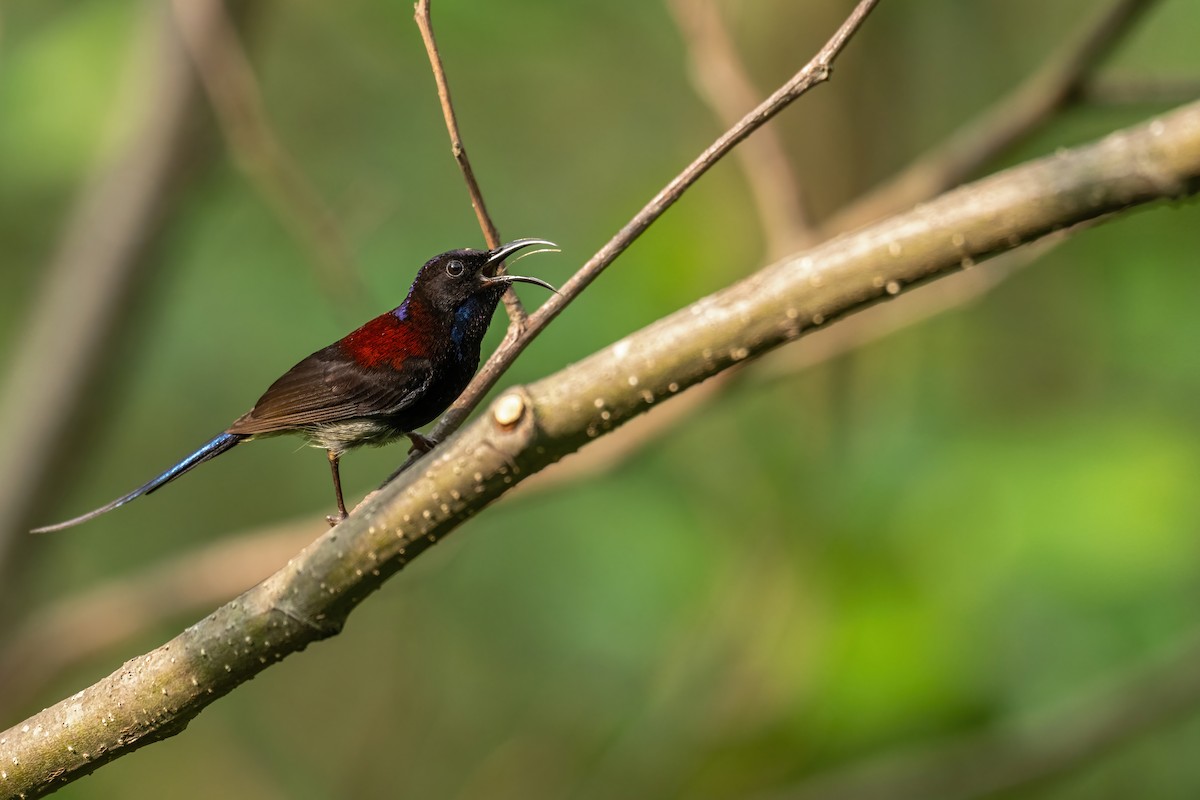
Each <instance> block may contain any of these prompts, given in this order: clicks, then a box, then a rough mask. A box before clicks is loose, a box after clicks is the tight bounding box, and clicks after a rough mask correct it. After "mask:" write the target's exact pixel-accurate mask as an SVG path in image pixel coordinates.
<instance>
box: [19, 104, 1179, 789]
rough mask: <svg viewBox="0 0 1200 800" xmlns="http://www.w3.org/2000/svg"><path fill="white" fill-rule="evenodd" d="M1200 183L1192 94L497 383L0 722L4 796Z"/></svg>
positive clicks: (169, 727)
mask: <svg viewBox="0 0 1200 800" xmlns="http://www.w3.org/2000/svg"><path fill="white" fill-rule="evenodd" d="M1198 189H1200V103H1197V104H1193V105H1190V106H1185V107H1184V108H1181V109H1179V110H1177V111H1175V112H1173V113H1171V114H1169V115H1167V116H1164V117H1161V118H1159V119H1155V120H1153V121H1151V122H1149V123H1147V124H1144V125H1141V126H1139V127H1136V128H1131V129H1128V130H1125V131H1120V132H1117V133H1114V134H1112V135H1110V136H1109V137H1107V138H1105V139H1104V140H1102V141H1100V142H1098V143H1095V144H1092V145H1088V146H1084V147H1080V148H1077V149H1075V150H1069V151H1063V152H1061V153H1060V154H1058V155H1055V156H1051V157H1048V158H1044V159H1041V160H1038V161H1034V162H1031V163H1029V164H1026V165H1023V166H1021V167H1017V168H1014V169H1012V170H1009V171H1007V172H1004V173H1001V174H999V175H996V176H993V177H991V178H988V179H985V180H982V181H979V182H977V183H975V184H971V185H969V186H965V187H963V188H961V189H959V190H956V191H954V192H951V193H949V194H946V195H943V196H942V197H940V198H938V199H936V200H934V201H932V202H930V203H928V204H926V205H923V206H920V207H918V208H916V209H914V210H912V211H910V212H908V213H905V214H902V215H899V216H896V217H893V218H891V219H889V220H885V221H883V222H881V223H879V224H877V225H874V226H871V227H869V228H866V229H863V230H861V231H858V232H856V233H853V234H849V235H846V236H843V237H840V238H838V239H834V240H831V241H830V242H827V243H825V244H823V245H821V246H819V247H817V248H815V249H812V250H810V251H807V252H805V253H801V254H799V255H797V256H793V257H791V258H789V259H786V260H784V261H782V262H779V263H777V264H775V265H773V266H770V267H767V268H765V269H763V270H761V271H760V272H758V273H756V274H754V275H752V276H750V277H749V278H747V279H745V280H743V281H741V282H739V283H737V284H734V285H733V286H730V287H728V288H726V289H724V290H722V291H720V292H717V293H715V294H713V295H710V296H708V297H706V298H703V299H702V300H699V301H697V302H696V303H694V304H693V305H691V306H690V307H688V308H685V309H683V310H681V311H679V312H676V313H675V314H672V315H671V316H669V317H666V318H664V319H662V320H660V321H658V322H657V323H655V324H653V325H651V326H649V327H647V328H645V329H643V330H641V331H639V332H637V333H634V334H631V335H630V336H628V337H626V338H625V339H623V340H621V341H619V342H617V343H615V344H613V345H611V346H610V347H608V348H606V349H604V350H602V351H600V352H598V353H596V354H595V355H593V356H591V357H589V358H587V359H585V360H584V361H582V362H580V363H578V364H575V365H573V366H570V367H568V368H566V369H564V370H562V371H560V372H559V373H557V374H555V375H552V376H550V377H548V378H545V379H544V380H541V381H538V382H537V383H534V384H531V385H529V386H527V387H517V388H512V389H509V390H508V391H507V392H505V393H503V394H502V395H501V396H500V397H499V398H498V399H497V400H496V401H495V402H494V403H493V404H492V406H491V407H490V408H489V410H488V412H487V413H486V414H485V415H484V416H483V417H481V418H480V419H478V420H476V421H475V422H474V423H473V424H472V425H470V426H468V427H466V428H464V429H463V430H462V431H461V432H460V433H459V434H458V435H456V436H454V437H453V438H451V439H450V440H448V441H446V442H445V443H444V444H442V445H441V446H439V447H438V449H437V450H435V451H434V453H432V454H431V456H430V457H428V458H426V459H424V460H422V461H421V462H420V463H419V464H418V465H417V468H414V469H412V470H409V471H408V472H406V473H404V474H403V475H401V476H400V477H399V478H398V479H397V480H395V481H393V482H392V483H391V484H389V485H388V486H387V487H386V488H384V489H383V490H381V491H380V492H378V493H377V494H376V495H375V496H374V497H372V498H371V499H370V500H368V501H367V502H365V503H364V504H363V505H362V507H360V508H359V509H358V511H356V512H355V513H354V514H353V515H352V516H351V517H350V518H349V519H347V520H346V522H344V523H343V524H341V525H339V526H338V527H336V528H334V529H332V530H331V531H329V532H328V533H326V534H325V535H324V536H322V537H321V538H320V539H318V540H316V541H315V542H313V543H312V544H311V545H310V546H309V547H307V548H305V549H304V550H303V551H301V552H300V553H299V554H297V555H296V556H295V557H294V558H293V559H291V560H290V561H289V562H288V563H287V565H286V566H285V567H284V568H283V569H281V570H280V571H279V572H277V573H276V574H274V575H273V576H271V577H270V578H268V579H267V580H265V581H264V582H262V583H261V584H259V585H258V586H256V587H254V588H253V589H251V590H249V591H248V592H246V593H245V594H243V595H242V596H241V597H239V598H237V599H236V600H234V601H232V602H230V603H228V604H227V605H225V606H223V607H221V608H219V609H217V610H216V611H215V612H214V613H213V614H211V615H209V616H208V617H206V618H205V619H203V620H201V621H200V622H198V623H196V624H195V625H193V626H191V627H189V628H188V629H187V630H185V631H183V632H182V633H181V634H179V635H178V636H177V637H175V638H174V639H172V640H171V641H169V642H167V643H166V644H164V645H163V646H161V647H159V648H158V649H156V650H154V651H152V652H150V653H147V654H145V655H143V656H139V657H137V658H135V659H132V660H131V661H129V662H127V663H126V664H125V665H123V666H122V667H121V668H120V669H119V670H117V671H116V672H114V673H113V674H112V675H110V676H108V677H107V678H104V679H103V680H101V681H99V682H98V683H96V684H95V685H93V686H91V687H89V688H87V689H84V690H83V691H81V692H79V693H77V694H75V695H72V696H71V697H69V698H67V699H66V700H63V701H61V702H59V703H58V704H56V705H54V706H51V707H50V708H47V709H45V710H44V711H42V712H40V713H38V714H36V715H34V716H33V717H31V718H30V719H28V720H26V721H25V722H23V723H20V724H18V725H16V726H15V727H13V728H11V729H9V730H8V731H5V732H3V733H0V796H4V797H29V798H32V797H39V796H42V795H44V794H46V793H48V792H50V791H52V790H53V789H55V788H57V787H58V786H60V785H62V784H63V783H67V782H70V781H72V780H74V779H76V778H78V777H80V776H81V775H85V774H87V773H89V772H91V771H92V770H94V769H96V768H97V767H99V766H100V765H102V764H104V763H106V762H108V761H111V760H113V759H115V758H117V757H119V756H122V755H124V754H126V753H128V752H131V751H132V750H134V749H136V748H138V747H140V746H142V745H145V744H148V743H150V742H153V741H157V740H159V739H162V738H165V737H168V736H171V735H173V734H175V733H177V732H179V731H180V730H182V729H183V728H184V727H185V726H186V725H187V723H188V722H189V721H190V720H191V719H192V718H193V717H195V716H196V715H197V714H199V713H200V711H201V710H202V709H203V708H204V707H205V706H207V705H208V704H209V703H211V702H212V701H213V700H215V699H216V698H218V697H220V696H222V695H224V694H226V693H227V692H229V691H231V690H232V689H233V688H235V687H236V686H237V685H239V684H241V683H243V682H245V681H247V680H249V679H250V678H252V677H254V676H255V675H257V674H258V673H259V672H261V671H263V670H264V669H266V668H267V667H268V666H270V665H271V664H272V663H274V662H276V661H279V660H281V659H283V658H284V657H285V656H287V655H289V654H291V653H293V652H297V651H299V650H302V649H304V648H305V647H306V646H307V645H308V644H309V643H311V642H314V641H317V640H320V639H323V638H326V637H329V636H332V635H334V634H336V633H337V632H338V631H339V630H340V629H341V627H342V625H343V623H344V622H345V620H346V618H347V616H348V615H349V614H350V612H351V611H352V610H353V609H354V608H355V607H356V606H357V605H358V604H359V603H360V602H362V600H363V599H364V598H365V597H366V596H367V595H368V594H370V593H371V592H372V591H374V590H375V589H376V588H378V587H379V586H380V585H381V584H382V583H383V581H384V580H386V579H387V578H388V577H389V576H391V575H392V574H394V573H396V572H398V571H399V570H400V569H402V568H403V567H404V565H405V564H407V563H408V562H409V561H410V560H411V559H413V558H415V557H416V556H418V555H420V553H422V552H423V551H424V550H426V549H427V548H428V547H429V546H430V545H432V544H434V543H436V542H437V541H439V540H440V539H441V538H442V537H443V536H445V535H447V534H448V533H450V532H451V531H453V530H454V529H456V528H457V527H458V526H459V525H461V524H462V523H463V522H464V521H465V520H466V519H468V518H470V517H471V516H473V515H475V514H476V513H478V512H479V511H481V510H482V509H483V508H485V507H486V506H487V505H488V504H489V503H491V502H492V501H494V500H495V499H497V498H498V497H500V496H501V495H502V494H504V493H505V492H506V491H507V490H508V489H509V488H511V487H512V486H513V485H515V484H517V483H518V482H520V481H521V480H522V479H523V478H524V477H525V476H527V475H529V474H532V473H534V472H537V471H538V470H540V469H543V468H544V467H546V466H548V465H549V464H551V463H553V462H554V461H557V460H558V459H559V458H561V457H563V456H564V455H566V454H568V453H570V452H572V451H574V450H576V449H578V448H579V447H581V446H582V445H583V444H585V443H586V442H588V441H591V440H592V439H595V438H597V437H600V436H603V435H604V434H605V433H606V432H608V431H610V430H612V429H613V428H615V427H617V426H618V425H620V424H621V423H623V422H625V421H626V420H628V419H630V418H632V417H634V416H636V415H638V414H640V413H642V412H644V411H646V410H648V409H650V408H652V407H654V406H655V405H656V404H658V403H660V402H662V401H664V400H666V399H668V398H670V397H671V396H673V395H675V394H677V393H679V392H681V391H683V390H685V389H686V388H687V387H689V386H691V385H693V384H695V383H698V382H700V381H702V380H704V379H705V378H708V377H710V376H712V375H715V374H717V373H719V372H720V371H722V370H723V369H726V368H728V367H730V366H731V365H733V364H736V363H739V362H741V361H744V360H746V359H748V358H752V357H754V356H757V355H759V354H761V353H763V352H765V351H767V350H769V349H771V348H774V347H776V346H778V345H781V344H783V343H786V342H788V341H791V340H793V339H795V338H797V337H799V336H801V335H802V334H803V333H805V332H806V331H809V330H812V329H815V328H819V327H821V326H824V325H826V324H828V323H829V322H831V321H833V320H835V319H837V318H838V317H841V316H844V315H846V314H848V313H851V312H853V311H855V310H857V309H860V308H863V307H865V306H867V305H870V304H872V303H875V302H878V301H879V300H882V299H886V298H888V297H889V296H892V295H895V294H898V293H900V292H901V291H902V290H904V289H905V288H906V287H910V286H912V285H914V284H917V283H920V282H922V281H926V280H930V279H933V278H936V277H938V276H940V275H945V274H948V273H951V272H954V271H956V270H959V269H961V268H963V267H969V266H971V265H973V264H974V263H975V262H976V261H977V260H979V259H982V258H985V257H987V256H990V255H994V254H996V253H999V252H1003V251H1006V250H1010V249H1013V248H1016V247H1019V246H1020V245H1022V244H1023V243H1025V242H1029V241H1032V240H1034V239H1037V238H1038V237H1040V236H1042V235H1044V234H1046V233H1049V232H1051V231H1054V230H1057V229H1060V228H1062V227H1065V226H1069V225H1073V224H1077V223H1080V222H1084V221H1087V220H1091V219H1097V218H1100V217H1106V216H1110V215H1113V214H1114V213H1115V212H1118V211H1121V210H1123V209H1126V208H1129V207H1131V206H1135V205H1140V204H1144V203H1149V202H1152V201H1155V200H1161V199H1173V198H1178V197H1182V196H1185V195H1188V194H1192V193H1194V192H1196V191H1197V190H1198Z"/></svg>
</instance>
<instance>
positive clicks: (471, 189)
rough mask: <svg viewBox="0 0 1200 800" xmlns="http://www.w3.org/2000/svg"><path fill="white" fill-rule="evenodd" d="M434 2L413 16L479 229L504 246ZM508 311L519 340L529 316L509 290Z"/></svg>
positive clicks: (425, 1)
mask: <svg viewBox="0 0 1200 800" xmlns="http://www.w3.org/2000/svg"><path fill="white" fill-rule="evenodd" d="M429 3H430V0H418V2H417V4H416V6H415V8H414V14H413V17H414V19H416V21H417V28H418V29H419V30H420V31H421V40H422V41H423V42H424V43H425V52H426V54H427V55H428V56H429V66H430V68H431V69H432V70H433V80H434V82H436V83H437V93H438V100H439V101H440V102H441V105H442V117H443V118H444V119H445V120H446V132H447V133H448V134H449V135H450V152H451V153H453V154H454V160H455V161H456V162H458V168H459V169H460V170H461V171H462V174H463V180H464V181H466V184H467V193H468V194H469V195H470V196H471V207H472V208H474V209H475V218H476V219H478V220H479V229H480V230H481V231H483V239H484V241H485V242H486V243H487V246H488V248H489V249H490V248H494V247H499V246H500V232H499V231H498V230H497V229H496V224H495V223H494V222H492V217H491V215H490V214H488V210H487V205H486V204H485V203H484V201H483V191H482V190H481V189H480V188H479V181H477V180H476V179H475V170H473V169H472V168H471V159H469V158H468V157H467V148H466V145H464V144H463V140H462V134H461V133H460V132H459V129H458V116H457V115H456V114H455V113H454V103H453V101H451V99H450V82H449V81H448V80H447V79H446V68H445V67H444V66H443V64H442V54H441V51H439V50H438V46H437V40H436V39H435V38H434V36H433V18H432V17H431V16H430V14H431V12H430V8H429ZM503 268H504V265H503V264H499V265H497V271H502V270H503ZM504 309H505V310H506V311H507V312H508V320H509V327H508V336H506V337H505V340H506V341H508V340H510V339H513V338H515V337H516V336H517V335H519V333H520V331H521V329H522V328H523V327H524V326H525V320H526V318H527V317H528V314H527V313H526V311H525V306H524V305H523V304H522V303H521V298H519V297H517V293H516V292H514V291H513V290H512V288H511V287H509V289H508V291H506V292H505V293H504Z"/></svg>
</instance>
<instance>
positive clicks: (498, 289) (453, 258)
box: [413, 239, 558, 317]
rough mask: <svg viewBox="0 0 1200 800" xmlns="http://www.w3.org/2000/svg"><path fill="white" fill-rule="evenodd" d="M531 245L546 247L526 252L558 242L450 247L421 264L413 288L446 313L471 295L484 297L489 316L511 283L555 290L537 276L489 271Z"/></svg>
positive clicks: (519, 241) (549, 248) (518, 241)
mask: <svg viewBox="0 0 1200 800" xmlns="http://www.w3.org/2000/svg"><path fill="white" fill-rule="evenodd" d="M533 245H544V246H545V249H542V250H534V251H531V252H530V253H526V255H532V254H533V253H544V252H557V249H558V245H556V244H554V243H553V242H548V241H546V240H545V239H515V240H513V241H511V242H508V243H507V244H502V245H500V246H499V247H497V248H495V249H494V250H469V249H464V250H451V251H449V252H446V253H442V254H441V255H439V256H434V257H433V258H431V259H430V260H429V261H428V262H426V264H425V266H423V267H421V271H420V272H418V273H417V279H416V281H414V283H413V291H414V293H417V294H419V295H420V296H421V299H422V300H423V301H424V302H425V303H427V304H428V305H429V306H430V307H431V308H433V309H435V310H438V311H442V312H446V313H454V312H455V311H457V310H458V309H460V308H462V307H463V306H464V305H466V304H467V303H468V301H470V300H471V299H473V298H479V299H483V300H485V301H487V305H488V311H489V317H490V311H492V310H493V309H495V306H496V303H497V302H499V299H500V295H502V294H504V290H505V289H507V288H508V287H509V286H510V285H511V284H513V283H533V284H536V285H538V286H543V287H545V288H547V289H549V290H550V291H552V292H553V291H555V289H554V287H553V286H551V285H550V284H548V283H546V282H545V281H543V280H541V279H540V278H529V277H526V276H524V275H509V274H502V275H494V274H490V273H493V272H494V270H495V268H496V267H498V266H499V265H500V264H501V263H502V262H503V261H504V260H505V259H506V258H508V257H509V256H511V255H512V254H514V253H516V252H517V251H519V250H524V249H525V248H526V247H531V246H533Z"/></svg>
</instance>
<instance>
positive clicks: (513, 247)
mask: <svg viewBox="0 0 1200 800" xmlns="http://www.w3.org/2000/svg"><path fill="white" fill-rule="evenodd" d="M535 244H540V245H544V247H543V249H541V250H531V251H530V252H528V253H525V255H526V256H531V255H533V254H534V253H557V252H558V245H556V244H555V243H554V242H549V241H546V240H545V239H514V240H513V241H511V242H508V243H507V244H502V245H500V246H499V247H497V248H496V249H495V250H492V251H491V252H489V253H488V260H487V263H485V264H484V266H483V268H484V269H485V270H486V269H488V268H489V267H492V266H494V265H496V264H499V263H500V262H501V261H504V260H505V259H507V258H508V257H509V256H511V255H512V254H513V253H515V252H517V251H518V250H524V249H525V248H526V247H532V246H533V245H535ZM522 258H524V256H522ZM482 278H483V281H484V282H485V283H493V282H495V283H532V284H534V285H536V286H542V287H544V288H546V289H549V290H550V291H552V292H557V291H558V290H557V289H555V288H554V287H553V286H551V285H550V284H548V283H546V282H545V281H544V280H542V279H541V278H530V277H527V276H525V275H507V274H506V275H496V276H495V277H488V276H486V275H485V276H482Z"/></svg>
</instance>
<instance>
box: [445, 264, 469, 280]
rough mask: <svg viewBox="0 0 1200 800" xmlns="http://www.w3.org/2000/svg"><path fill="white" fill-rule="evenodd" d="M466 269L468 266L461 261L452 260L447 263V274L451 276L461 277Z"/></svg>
mask: <svg viewBox="0 0 1200 800" xmlns="http://www.w3.org/2000/svg"><path fill="white" fill-rule="evenodd" d="M464 269H466V267H464V266H463V263H462V262H461V261H451V262H450V263H449V264H447V265H446V274H447V275H449V276H450V277H451V278H461V277H462V274H463V270H464Z"/></svg>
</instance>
